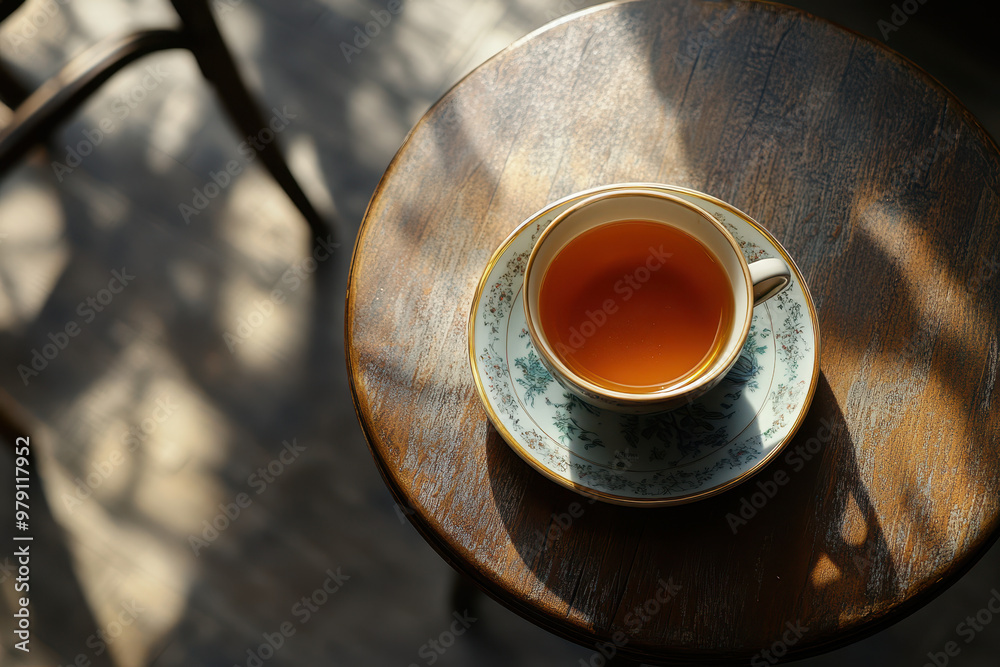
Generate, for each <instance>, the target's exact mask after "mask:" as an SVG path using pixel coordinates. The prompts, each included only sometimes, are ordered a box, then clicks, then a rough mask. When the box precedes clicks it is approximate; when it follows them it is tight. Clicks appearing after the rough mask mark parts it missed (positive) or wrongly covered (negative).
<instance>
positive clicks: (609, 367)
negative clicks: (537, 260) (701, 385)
mask: <svg viewBox="0 0 1000 667" xmlns="http://www.w3.org/2000/svg"><path fill="white" fill-rule="evenodd" d="M538 309H539V315H540V320H541V322H540V324H541V327H542V329H543V330H544V332H545V335H546V337H547V338H548V340H549V343H550V344H551V345H552V347H553V348H554V349H555V351H556V354H557V355H558V356H559V357H560V359H561V360H562V361H563V362H564V363H565V364H566V365H567V366H568V367H569V368H570V369H571V370H572V371H574V372H575V373H577V374H578V375H580V376H581V377H583V378H585V379H587V380H589V381H591V382H593V383H594V384H598V385H601V386H602V387H606V388H609V389H614V390H619V391H632V392H635V391H640V392H643V391H645V392H653V391H658V390H661V389H663V388H666V387H668V386H670V385H673V384H676V383H678V382H680V381H684V380H686V379H689V378H691V377H693V376H695V375H696V374H697V373H698V372H699V371H700V370H702V369H703V368H705V367H707V366H708V364H710V363H711V362H712V360H713V359H714V358H715V357H716V355H717V354H718V352H719V350H720V348H721V346H722V344H723V342H724V340H725V334H726V332H727V331H728V329H729V327H730V326H731V325H732V321H733V310H734V304H733V295H732V287H731V286H730V282H729V279H728V277H727V276H726V273H725V270H724V269H723V267H722V266H721V265H720V264H719V262H718V260H717V259H716V257H715V256H714V255H713V254H712V253H711V252H710V251H709V250H708V249H707V248H706V247H705V246H704V245H702V244H701V242H699V241H698V240H697V239H695V238H694V237H693V236H691V235H689V234H688V233H687V232H684V231H682V230H680V229H677V228H675V227H671V226H669V225H664V224H661V223H656V222H650V221H645V220H629V221H620V222H611V223H607V224H604V225H600V226H599V227H595V228H593V229H590V230H588V231H586V232H584V233H583V234H580V235H579V236H577V237H576V238H574V239H573V240H571V241H570V242H569V243H567V244H566V246H564V247H563V248H562V249H561V250H560V251H559V253H558V254H557V255H556V256H555V258H554V259H553V260H552V262H551V263H550V264H549V267H548V269H547V270H546V272H545V275H544V276H543V278H542V286H541V290H540V292H539V303H538Z"/></svg>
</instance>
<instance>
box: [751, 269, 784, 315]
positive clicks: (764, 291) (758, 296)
mask: <svg viewBox="0 0 1000 667" xmlns="http://www.w3.org/2000/svg"><path fill="white" fill-rule="evenodd" d="M791 280H792V274H791V272H790V271H789V270H788V265H787V264H785V262H783V261H782V260H780V259H778V258H777V257H769V258H767V259H760V260H757V261H756V262H754V263H752V264H750V282H752V283H753V305H754V306H759V305H760V304H762V303H764V302H765V301H767V300H768V299H770V298H771V297H772V296H775V295H776V294H778V293H779V292H781V290H783V289H785V288H786V287H788V284H789V283H790V282H791Z"/></svg>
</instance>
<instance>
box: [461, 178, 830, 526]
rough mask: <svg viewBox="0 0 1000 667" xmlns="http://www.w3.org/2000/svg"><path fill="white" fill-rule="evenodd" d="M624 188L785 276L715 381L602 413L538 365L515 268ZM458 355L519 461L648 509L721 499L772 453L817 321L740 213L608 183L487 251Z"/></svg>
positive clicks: (815, 343) (807, 379)
mask: <svg viewBox="0 0 1000 667" xmlns="http://www.w3.org/2000/svg"><path fill="white" fill-rule="evenodd" d="M625 185H627V186H628V187H641V188H648V189H652V190H657V191H662V192H668V193H671V194H674V195H677V196H679V197H682V198H684V199H687V200H689V201H691V202H692V203H694V204H696V205H698V206H700V207H702V208H703V209H705V210H706V211H708V212H709V213H710V214H711V215H713V216H714V217H715V218H716V219H717V220H719V221H720V222H721V223H722V224H723V225H725V227H726V228H727V229H729V231H730V232H732V234H733V236H734V237H735V238H736V240H737V241H738V242H739V245H740V248H741V249H742V251H743V254H744V256H745V257H746V259H747V261H748V262H753V261H756V260H758V259H762V258H765V257H781V258H783V259H784V260H785V261H786V262H787V263H788V265H789V267H790V268H791V269H792V282H791V285H790V286H789V287H788V288H787V289H786V290H785V291H784V292H782V293H781V294H779V295H778V296H777V297H774V298H772V299H771V300H769V301H767V302H766V303H764V304H762V305H760V306H757V307H756V308H755V309H754V317H753V323H752V325H751V329H750V335H749V337H748V339H747V342H746V345H745V346H744V347H743V351H742V352H741V355H740V359H739V361H738V362H737V363H736V366H734V368H733V370H732V371H731V372H730V373H729V375H727V376H726V378H725V379H724V380H723V381H722V382H721V383H720V384H719V386H718V387H716V388H715V389H713V390H712V391H710V392H709V393H707V394H705V395H704V396H702V397H701V398H699V399H698V400H696V401H694V402H692V403H690V404H688V405H684V406H682V407H680V408H678V409H676V410H673V411H670V412H664V413H660V414H653V415H626V414H620V413H616V412H612V411H610V410H601V409H599V408H596V407H594V406H592V405H589V404H587V403H585V402H583V401H582V400H580V399H579V398H577V397H575V396H574V395H573V394H570V393H569V392H567V391H565V390H564V389H563V388H562V387H561V386H560V385H559V384H558V383H557V382H556V381H555V380H553V379H552V377H551V376H550V375H549V373H548V372H547V371H546V370H545V368H544V367H543V366H542V364H541V362H540V361H539V359H538V355H537V353H536V352H535V349H534V347H533V346H532V343H531V339H530V337H529V336H528V332H527V325H526V323H525V317H524V306H523V304H522V300H521V299H522V297H521V284H522V279H523V275H524V265H525V262H526V261H527V258H528V255H529V253H530V251H531V248H532V246H533V245H534V242H535V239H537V238H538V235H539V234H540V233H541V231H542V230H544V229H545V227H546V226H547V225H548V224H549V223H550V222H552V220H553V219H554V218H555V217H556V216H557V215H558V214H559V213H560V212H561V211H562V210H563V209H564V208H566V207H567V206H569V205H571V204H572V203H573V202H575V201H578V200H580V199H581V198H583V197H586V196H589V195H591V194H594V193H597V192H601V191H603V190H605V189H610V188H620V187H623V186H625ZM469 355H470V359H471V362H472V371H473V376H474V379H475V383H476V388H477V390H478V392H479V396H480V398H481V399H482V401H483V405H484V407H485V408H486V412H487V414H488V415H489V418H490V421H491V422H492V424H493V426H494V427H495V428H496V429H497V431H498V432H499V433H500V434H501V436H503V438H504V440H505V441H506V442H507V443H508V444H509V445H510V446H511V448H513V449H514V451H515V452H517V454H518V455H520V456H521V458H523V459H524V460H525V461H526V462H527V463H529V464H530V465H531V466H533V467H534V468H535V469H536V470H538V471H539V472H541V473H542V474H543V475H545V476H546V477H548V478H550V479H552V480H554V481H555V482H557V483H559V484H562V485H563V486H566V487H568V488H570V489H573V490H575V491H577V492H579V493H581V494H583V495H586V496H591V497H594V498H597V499H599V500H603V501H606V502H612V503H618V504H623V505H641V506H659V505H670V504H678V503H685V502H691V501H694V500H698V499H701V498H705V497H708V496H711V495H714V494H717V493H720V492H722V491H723V490H725V489H727V488H729V487H731V486H733V485H735V484H738V483H740V482H741V481H743V480H745V479H747V478H749V477H750V476H751V475H752V474H753V473H754V472H755V471H757V470H758V469H760V468H761V467H762V466H764V465H765V464H766V463H767V462H768V461H769V460H771V459H772V458H774V457H775V456H777V455H778V453H779V452H780V451H781V449H782V448H783V447H784V446H785V444H786V443H787V442H788V441H789V440H791V438H792V436H793V435H794V434H795V431H796V430H797V429H798V427H799V425H800V424H801V422H802V419H803V418H804V417H805V413H806V411H807V409H808V407H809V404H810V402H811V401H812V397H813V393H814V392H815V389H816V384H817V380H818V378H819V326H818V320H817V317H816V310H815V307H814V306H813V301H812V297H811V296H810V294H809V290H808V288H807V287H806V285H805V282H804V281H803V279H802V275H801V273H800V272H799V270H798V267H796V266H795V263H794V261H793V260H792V258H791V257H789V255H788V253H787V252H786V251H785V250H784V248H782V247H781V245H780V244H779V243H778V242H777V241H776V240H775V239H774V237H773V236H771V235H770V234H769V233H768V232H767V231H766V230H765V229H764V228H763V227H761V226H760V225H759V224H758V223H756V222H755V221H754V220H752V219H751V218H750V217H749V216H747V215H746V214H745V213H743V212H741V211H739V210H737V209H736V208H734V207H732V206H730V205H729V204H726V203H725V202H722V201H720V200H718V199H716V198H714V197H711V196H709V195H706V194H703V193H700V192H697V191H694V190H688V189H685V188H678V187H673V186H665V185H656V184H616V185H612V186H606V187H602V188H596V189H593V190H587V191H585V192H580V193H577V194H574V195H570V196H569V197H566V198H564V199H561V200H559V201H558V202H555V203H554V204H551V205H550V206H548V207H546V208H545V209H543V210H542V211H540V212H538V213H536V214H535V215H533V216H531V217H530V218H529V219H528V220H526V221H524V222H523V223H522V224H521V225H519V226H518V227H517V229H515V230H514V231H513V232H512V233H511V235H510V236H508V237H507V239H506V240H505V241H504V242H503V243H502V244H501V245H500V247H499V248H497V250H496V251H495V252H494V254H493V256H492V257H491V259H490V261H489V263H488V264H487V266H486V269H485V271H484V272H483V276H482V278H481V280H480V282H479V286H478V288H477V290H476V293H475V296H474V298H473V302H472V309H471V313H470V318H469Z"/></svg>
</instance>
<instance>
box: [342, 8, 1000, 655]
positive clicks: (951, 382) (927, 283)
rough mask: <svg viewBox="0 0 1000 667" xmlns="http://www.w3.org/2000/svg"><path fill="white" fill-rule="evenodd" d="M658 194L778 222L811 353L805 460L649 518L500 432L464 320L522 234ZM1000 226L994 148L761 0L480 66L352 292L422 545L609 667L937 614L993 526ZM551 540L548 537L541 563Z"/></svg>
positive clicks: (360, 344)
mask: <svg viewBox="0 0 1000 667" xmlns="http://www.w3.org/2000/svg"><path fill="white" fill-rule="evenodd" d="M641 181H646V182H659V183H668V184H673V185H678V186H683V187H688V188H692V189H695V190H700V191H703V192H706V193H709V194H711V195H714V196H716V197H718V198H720V199H722V200H724V201H727V202H729V203H731V204H733V205H734V206H736V207H738V208H740V209H742V210H743V211H745V212H746V213H748V214H749V215H750V216H752V217H753V218H755V219H756V220H758V221H760V222H761V223H762V224H763V225H764V226H766V227H767V228H768V229H769V230H770V231H771V232H772V233H773V234H774V235H775V237H776V238H777V239H778V240H780V241H781V243H782V244H783V245H784V247H785V248H786V249H787V250H788V251H789V253H790V254H791V256H792V257H793V258H795V260H796V262H797V263H798V265H799V267H800V268H801V270H802V272H803V275H804V276H805V279H806V282H807V284H808V285H809V287H810V289H811V291H812V294H813V297H814V299H815V303H816V306H817V310H818V316H819V324H820V328H821V331H822V343H823V346H822V354H821V358H820V366H821V374H820V377H819V381H818V386H817V389H816V394H815V398H814V401H813V404H812V408H811V409H810V411H809V414H808V416H807V417H806V419H805V421H804V423H803V424H802V426H801V428H800V429H799V431H798V434H797V435H796V436H795V438H794V439H793V440H792V442H791V443H790V444H789V445H788V447H789V451H791V450H794V449H795V448H797V447H798V448H800V450H799V451H800V452H804V454H803V456H802V457H801V458H800V457H795V459H794V462H792V461H791V460H790V458H789V457H778V458H777V459H776V460H775V461H773V462H772V463H770V464H769V465H768V466H767V467H765V468H764V469H763V470H762V471H760V472H759V473H757V475H755V476H754V477H753V479H751V480H750V481H747V482H743V483H742V484H740V485H737V486H736V487H735V488H732V489H730V490H727V491H726V492H724V493H722V494H720V495H717V496H715V497H712V498H709V499H707V500H701V501H698V502H694V503H691V504H688V505H682V506H677V507H666V508H658V509H646V508H630V507H621V506H617V505H611V504H606V503H603V502H596V503H590V502H588V500H587V499H586V498H584V497H583V496H579V495H577V494H575V493H573V492H572V491H569V490H567V489H565V488H562V487H560V486H558V485H556V484H554V483H553V482H551V481H549V480H548V479H546V478H545V477H543V476H542V475H540V474H539V473H538V472H536V471H535V470H534V469H532V468H531V467H529V466H528V465H527V464H526V463H524V462H523V461H522V460H521V459H520V458H519V457H518V456H517V455H516V454H515V453H514V452H513V451H512V450H511V448H510V447H508V446H507V444H506V443H505V442H504V441H503V440H502V438H501V437H500V436H499V435H498V433H497V431H496V430H494V428H493V427H492V426H491V425H490V423H489V422H488V420H487V415H486V412H485V410H484V409H483V406H482V404H481V403H480V399H479V397H478V395H477V392H476V387H475V385H474V382H473V377H472V373H471V370H470V364H469V355H468V339H467V328H466V326H467V320H468V317H469V309H470V304H471V300H472V297H473V293H474V291H475V289H476V286H477V282H478V281H479V278H480V274H481V272H482V270H483V268H484V266H485V264H486V262H487V261H488V260H489V258H490V255H491V253H492V252H493V251H494V249H495V248H496V247H497V246H498V244H500V242H501V241H502V240H503V239H504V238H505V237H506V236H507V235H508V234H509V233H510V232H511V230H513V229H514V228H515V227H516V226H517V225H518V224H519V223H520V222H521V221H523V220H524V219H526V218H527V217H528V216H529V215H531V214H532V213H533V212H535V211H537V210H539V209H541V208H543V207H544V206H545V205H546V204H547V203H549V202H552V201H555V200H557V199H559V198H561V197H564V196H566V195H568V194H571V193H573V192H577V191H580V190H584V189H587V188H591V187H594V186H599V185H603V184H607V183H616V182H641ZM998 217H1000V154H998V150H997V146H996V145H995V144H994V143H993V142H992V141H991V139H990V138H989V136H988V135H987V134H986V132H985V131H984V130H983V129H982V127H981V126H980V125H979V124H978V123H977V122H976V120H975V119H974V118H973V117H972V116H971V115H970V114H969V113H968V112H967V111H966V110H965V109H964V108H963V107H962V105H961V104H960V103H959V102H958V101H957V100H956V99H955V98H954V97H953V96H952V95H951V94H950V93H949V92H948V91H946V90H944V89H943V88H942V87H941V86H940V85H939V84H937V83H936V82H935V81H933V80H932V79H931V78H930V77H929V76H927V75H926V74H924V73H923V72H922V71H920V70H919V69H917V68H916V67H915V66H914V65H912V64H911V63H909V62H908V61H906V60H904V59H903V58H902V57H900V56H898V55H896V54H895V53H893V52H890V51H888V50H887V49H885V48H882V47H881V46H880V45H878V44H876V43H873V42H871V41H869V40H867V39H865V38H863V37H861V36H859V35H856V34H853V33H849V32H847V31H845V30H843V29H841V28H838V27H837V26H835V25H832V24H830V23H827V22H825V21H822V20H820V19H817V18H815V17H812V16H809V15H807V14H804V13H800V12H798V11H796V10H793V9H790V8H786V7H782V6H778V5H772V4H765V3H728V2H699V1H656V0H640V1H636V2H622V3H616V4H610V5H604V6H601V7H597V8H595V9H594V10H591V11H586V12H582V13H578V14H576V15H573V16H572V17H570V18H569V19H567V20H563V21H559V22H556V23H554V24H551V25H549V26H547V27H546V28H544V29H543V30H541V31H539V32H536V33H534V34H532V35H530V36H528V37H526V38H524V39H522V40H521V41H519V42H517V43H516V44H514V45H513V46H511V47H510V48H509V49H507V50H505V51H503V52H502V53H500V54H499V55H497V56H496V57H494V58H493V59H491V60H490V61H488V62H487V63H485V64H484V65H482V66H481V67H479V68H478V69H477V70H476V71H474V72H473V73H472V74H470V75H469V76H468V77H467V78H465V79H464V80H463V81H462V82H461V83H459V84H458V85H457V86H456V87H455V88H454V89H452V90H451V91H450V92H449V93H448V94H447V95H445V96H444V97H443V98H442V99H441V100H440V102H438V104H436V105H435V106H434V107H433V108H432V109H431V110H430V112H428V113H427V115H426V116H425V117H424V118H423V119H422V120H421V121H420V123H419V124H418V125H417V126H416V128H415V129H414V130H413V132H412V134H411V135H410V136H409V138H408V139H407V140H406V143H405V144H404V145H403V146H402V148H401V149H400V151H399V153H398V155H397V156H396V158H395V159H394V160H393V162H392V164H391V165H390V166H389V168H388V170H387V171H386V173H385V176H384V178H383V179H382V182H381V184H380V185H379V187H378V189H377V191H376V192H375V194H374V196H373V198H372V201H371V205H370V207H369V209H368V212H367V214H366V216H365V220H364V224H363V226H362V229H361V232H360V234H359V237H358V240H357V246H356V248H355V252H354V259H353V265H352V269H351V276H350V284H349V288H348V301H347V324H346V335H347V356H348V364H349V370H350V376H351V380H352V383H353V390H354V398H355V402H356V406H357V412H358V416H359V418H360V421H361V424H362V426H363V428H364V431H365V433H366V435H367V437H368V441H369V443H370V446H371V451H372V454H373V456H374V458H375V461H376V463H377V464H378V467H379V469H380V470H381V472H382V474H383V476H384V478H385V481H386V484H387V485H388V486H389V488H390V489H391V491H392V493H393V494H394V495H395V497H396V499H397V500H398V502H399V503H400V504H401V505H402V506H403V508H404V509H405V510H406V512H407V515H408V516H409V518H410V519H411V520H412V521H413V523H414V525H415V526H416V527H417V529H418V530H419V531H420V532H421V533H422V534H423V535H424V537H425V538H426V539H427V540H428V541H429V542H430V543H431V544H432V545H433V546H434V547H435V548H436V549H437V550H438V551H439V552H440V553H441V555H442V556H443V557H444V558H445V559H446V560H447V561H448V562H450V563H451V564H452V565H453V566H454V567H455V568H457V569H458V570H460V571H461V572H463V573H465V574H467V575H469V576H470V577H471V578H472V579H473V580H474V581H475V582H476V583H477V584H478V585H479V586H480V587H481V588H482V589H484V590H485V591H487V592H488V593H489V594H491V595H492V596H494V597H495V598H497V599H498V600H500V601H501V602H503V603H504V604H506V605H507V606H508V607H510V608H511V609H513V610H514V611H516V612H517V613H519V614H521V615H522V616H524V617H526V618H528V619H530V620H532V621H534V622H535V623H537V624H539V625H541V626H543V627H545V628H547V629H549V630H551V631H552V632H555V633H558V634H560V635H562V636H564V637H567V638H569V639H572V640H574V641H577V642H580V643H582V644H584V645H587V646H591V647H594V648H595V650H596V651H599V652H598V653H596V654H595V656H594V659H593V660H592V661H591V664H594V665H599V664H603V663H602V660H604V657H603V655H608V654H612V653H613V654H615V655H616V656H618V657H622V656H624V657H628V658H632V659H642V660H645V661H648V662H658V661H666V660H670V661H675V660H676V661H681V662H712V661H716V662H717V661H722V660H741V661H746V660H747V659H753V658H754V657H756V658H757V660H758V662H757V663H756V664H769V662H770V660H771V658H774V659H777V658H779V657H780V658H786V657H802V656H804V655H808V654H812V653H818V652H822V651H826V650H829V649H832V648H834V647H837V646H840V645H843V644H845V643H848V642H850V641H853V640H856V639H858V638H860V637H862V636H863V635H866V634H869V633H871V632H873V631H875V630H877V629H879V628H880V627H884V626H886V625H887V624H890V623H892V622H894V621H896V620H899V619H900V618H901V617H902V616H904V615H906V614H907V613H909V612H911V611H913V610H914V609H916V608H917V607H919V606H920V605H922V604H924V603H926V602H927V601H929V600H930V599H931V598H932V597H934V596H935V595H936V594H937V593H940V592H941V591H942V590H943V589H944V588H945V587H947V586H948V585H949V584H950V583H952V582H954V581H955V580H956V579H957V578H958V577H960V576H961V575H962V574H963V572H965V571H966V570H967V569H968V568H969V567H970V566H971V565H972V564H973V563H974V562H975V561H976V559H977V558H978V557H979V556H980V555H981V554H982V553H983V552H984V551H985V550H986V549H987V548H988V547H989V546H990V545H991V543H992V542H993V541H994V539H995V538H996V537H997V534H998V509H1000V475H998V472H1000V466H998V457H1000V445H998V439H997V435H998V433H1000V410H998V409H997V408H998V405H997V404H996V403H994V401H998V400H1000V397H998V396H997V395H996V383H995V380H996V375H997V367H998V336H997V334H998V321H997V313H998V310H1000V308H998V306H1000V303H998V301H1000V299H998V294H1000V243H998V238H1000V229H998V226H997V220H998ZM824 433H832V436H828V437H826V438H823V434H824ZM817 436H819V437H820V440H821V441H822V442H823V443H824V444H823V446H822V447H821V448H819V451H815V447H813V448H811V449H812V450H813V453H810V451H809V449H808V448H807V442H808V440H809V438H813V437H817ZM780 475H786V476H787V479H785V482H786V483H784V484H781V485H780V486H779V487H778V489H777V491H776V492H775V493H774V494H771V495H772V496H773V497H768V498H767V501H766V502H764V503H761V502H759V501H760V497H759V496H757V497H754V495H753V494H754V493H756V492H758V491H762V489H764V488H765V487H767V488H771V489H772V490H773V487H768V486H767V485H768V483H769V482H773V481H774V480H776V479H779V476H780ZM781 479H784V477H781ZM761 485H762V486H761ZM751 499H752V500H753V503H752V504H753V505H754V507H753V508H752V509H753V511H752V512H751V511H750V510H748V509H747V508H746V504H747V502H749V501H750V500H751ZM745 501H747V502H745ZM757 505H761V506H760V507H758V506H757ZM741 512H744V513H745V514H742V515H741V514H740V513H741ZM746 515H750V517H749V518H747V519H746V521H745V523H743V524H740V523H734V522H733V521H732V517H733V516H746ZM567 517H570V518H571V520H569V521H568V520H567ZM553 526H559V530H557V531H554V533H552V527H553ZM734 526H735V528H734ZM734 531H735V533H734ZM539 534H546V535H548V534H554V536H555V539H552V540H548V543H547V544H546V545H545V547H544V548H542V549H538V548H536V546H535V545H537V536H538V535H539ZM651 600H658V602H657V603H656V604H653V603H651ZM654 607H655V609H654ZM643 610H645V611H643ZM763 651H767V653H766V654H765V653H763ZM602 654H603V655H602ZM760 660H763V663H761V662H759V661H760Z"/></svg>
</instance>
